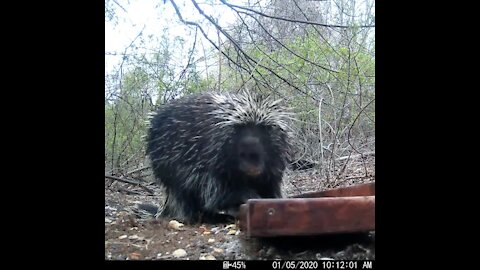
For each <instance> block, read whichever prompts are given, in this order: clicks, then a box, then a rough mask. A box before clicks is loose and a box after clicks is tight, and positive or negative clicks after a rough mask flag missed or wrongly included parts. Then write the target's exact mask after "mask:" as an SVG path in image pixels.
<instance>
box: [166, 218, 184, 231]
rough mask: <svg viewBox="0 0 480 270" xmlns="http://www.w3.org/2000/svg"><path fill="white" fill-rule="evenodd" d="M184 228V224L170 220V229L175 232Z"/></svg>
mask: <svg viewBox="0 0 480 270" xmlns="http://www.w3.org/2000/svg"><path fill="white" fill-rule="evenodd" d="M183 226H184V225H183V223H180V222H178V221H176V220H170V222H169V223H168V227H169V228H171V229H174V230H183V229H182V227H183Z"/></svg>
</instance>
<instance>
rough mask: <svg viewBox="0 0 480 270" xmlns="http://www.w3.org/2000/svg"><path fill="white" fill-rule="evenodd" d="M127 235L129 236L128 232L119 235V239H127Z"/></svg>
mask: <svg viewBox="0 0 480 270" xmlns="http://www.w3.org/2000/svg"><path fill="white" fill-rule="evenodd" d="M127 237H128V236H127V235H126V234H124V235H121V236H119V237H118V239H125V238H127Z"/></svg>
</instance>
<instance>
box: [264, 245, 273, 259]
mask: <svg viewBox="0 0 480 270" xmlns="http://www.w3.org/2000/svg"><path fill="white" fill-rule="evenodd" d="M274 253H275V248H274V247H270V248H269V249H268V250H267V253H266V254H265V255H266V256H267V257H271V256H273V254H274Z"/></svg>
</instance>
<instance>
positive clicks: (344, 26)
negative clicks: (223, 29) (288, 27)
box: [220, 0, 375, 29]
mask: <svg viewBox="0 0 480 270" xmlns="http://www.w3.org/2000/svg"><path fill="white" fill-rule="evenodd" d="M220 2H222V3H223V4H225V5H227V6H229V7H231V8H239V9H243V10H247V11H250V12H253V13H255V14H258V15H261V16H263V17H267V18H271V19H275V20H281V21H287V22H294V23H302V24H310V25H318V26H323V27H329V28H347V29H348V28H352V27H353V26H347V25H335V24H324V23H317V22H311V21H302V20H292V19H287V18H280V17H275V16H272V15H268V14H265V13H262V12H260V11H256V10H254V9H251V8H247V7H242V6H238V5H234V4H230V3H227V1H225V0H220ZM356 27H359V28H371V27H375V25H360V26H356Z"/></svg>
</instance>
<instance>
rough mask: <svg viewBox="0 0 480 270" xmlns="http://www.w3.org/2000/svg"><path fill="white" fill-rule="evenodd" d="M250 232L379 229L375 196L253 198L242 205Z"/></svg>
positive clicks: (242, 226)
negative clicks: (376, 220)
mask: <svg viewBox="0 0 480 270" xmlns="http://www.w3.org/2000/svg"><path fill="white" fill-rule="evenodd" d="M239 225H240V229H241V230H242V231H244V232H245V233H246V235H247V236H248V237H250V236H261V237H271V236H293V235H319V234H331V233H350V232H363V231H365V232H367V231H371V230H375V196H354V197H333V198H332V197H325V198H290V199H252V200H248V201H247V203H246V204H243V205H241V206H240V224H239Z"/></svg>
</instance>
